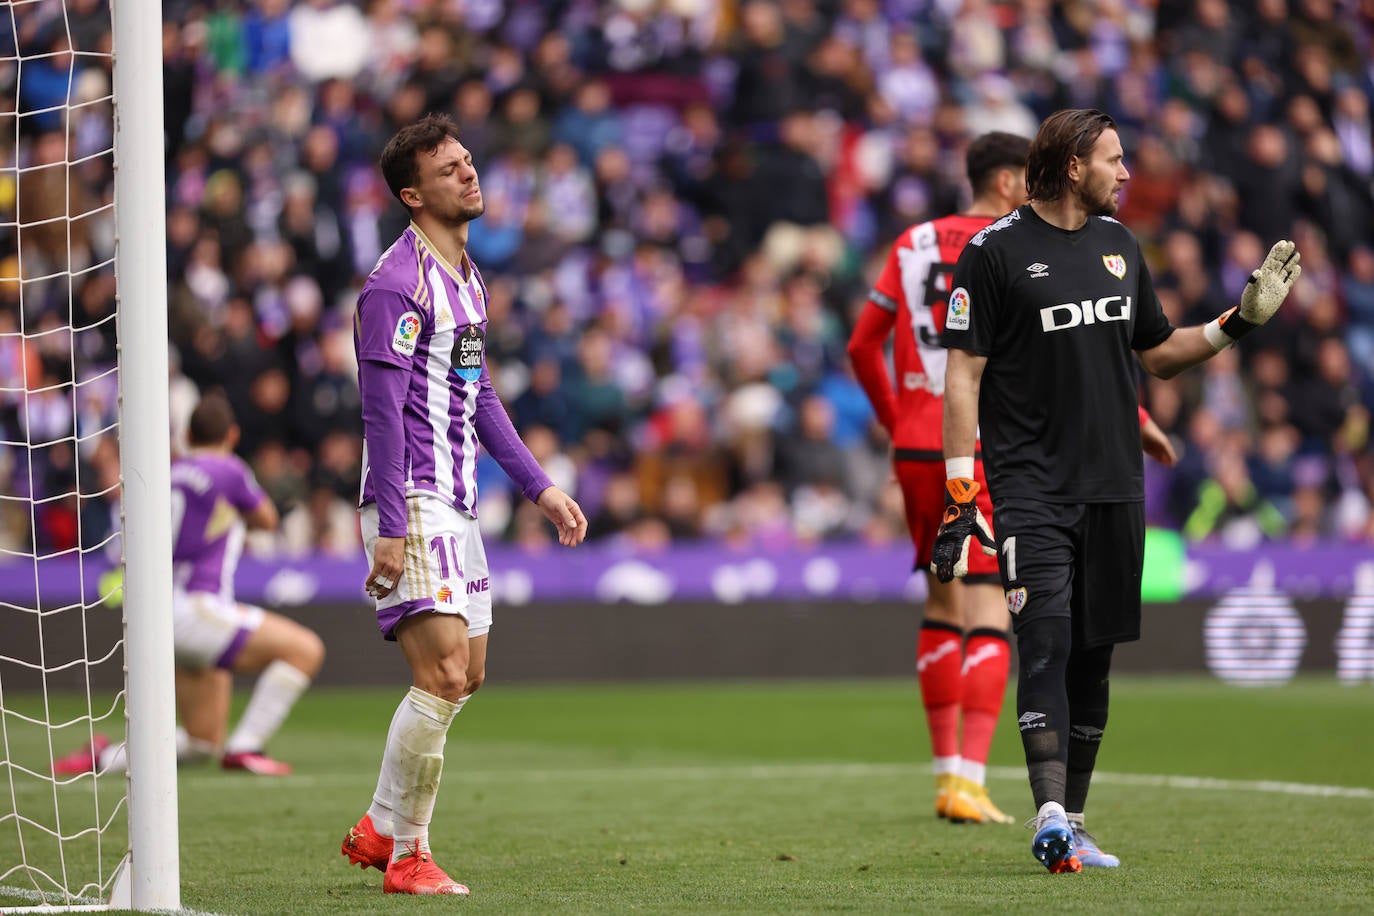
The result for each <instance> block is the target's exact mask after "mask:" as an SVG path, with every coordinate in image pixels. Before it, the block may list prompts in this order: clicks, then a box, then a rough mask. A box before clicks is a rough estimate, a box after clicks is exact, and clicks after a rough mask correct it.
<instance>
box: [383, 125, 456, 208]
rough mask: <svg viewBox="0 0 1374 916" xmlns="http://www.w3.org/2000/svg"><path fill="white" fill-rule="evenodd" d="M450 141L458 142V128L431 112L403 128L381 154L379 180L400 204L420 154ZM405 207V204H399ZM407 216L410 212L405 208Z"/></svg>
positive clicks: (412, 179)
mask: <svg viewBox="0 0 1374 916" xmlns="http://www.w3.org/2000/svg"><path fill="white" fill-rule="evenodd" d="M449 137H452V138H453V139H455V140H457V139H458V125H457V124H455V123H454V121H453V119H452V118H450V117H449V116H448V115H446V114H436V113H434V112H430V113H429V114H427V115H425V116H424V117H423V118H421V119H420V120H418V121H416V122H415V123H414V124H410V125H407V126H405V127H402V128H401V129H400V130H398V131H397V132H396V136H394V137H392V138H391V139H390V140H389V141H387V144H386V149H384V150H382V159H381V166H382V177H384V178H385V179H386V186H387V187H389V188H390V189H391V193H392V194H395V195H396V199H397V200H401V190H402V189H403V188H409V187H413V186H414V185H415V179H416V177H417V176H418V175H419V173H420V166H419V164H418V163H417V162H416V161H415V157H416V155H417V154H419V153H433V152H434V151H435V150H436V149H438V148H439V146H440V145H441V144H442V143H443V142H444V141H445V140H447V139H448V138H449ZM401 206H403V207H405V201H403V200H401ZM406 212H407V213H408V212H410V208H409V207H406Z"/></svg>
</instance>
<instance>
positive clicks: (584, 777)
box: [16, 763, 1374, 800]
mask: <svg viewBox="0 0 1374 916" xmlns="http://www.w3.org/2000/svg"><path fill="white" fill-rule="evenodd" d="M928 772H929V771H928V767H927V766H926V765H925V764H923V763H921V764H911V763H795V764H787V763H762V764H722V765H720V766H711V765H700V766H659V767H635V766H627V767H624V768H613V767H599V768H590V769H577V768H570V769H559V770H465V771H463V774H462V779H463V781H464V782H468V783H471V782H497V783H502V782H537V783H549V782H569V781H583V782H625V781H628V780H634V781H637V782H660V781H671V782H706V781H710V780H722V779H737V780H749V779H763V780H767V779H881V778H894V779H895V778H903V777H911V778H920V777H923V776H926V775H927V774H928ZM987 772H988V776H989V777H990V778H992V779H997V780H1006V781H1009V782H1024V781H1025V779H1026V771H1025V770H1024V769H1021V768H1019V767H996V766H994V767H988V771H987ZM110 775H111V776H113V775H114V774H110ZM120 778H122V776H121V777H120ZM365 778H366V779H368V780H370V779H372V778H373V777H372V776H365V775H364V774H359V775H357V776H351V775H347V774H344V773H330V774H327V775H320V776H307V775H300V776H283V777H280V778H253V779H247V778H233V777H230V778H226V777H225V776H223V775H222V774H219V773H203V774H202V773H183V774H182V776H181V780H180V784H181V786H182V787H183V788H185V789H194V790H195V791H197V792H207V791H219V792H226V793H230V792H242V791H244V789H245V788H246V787H248V786H249V785H250V784H251V786H252V791H254V792H259V791H264V790H271V789H287V790H290V791H293V792H294V791H297V790H300V789H309V788H327V787H331V786H346V785H352V784H354V783H359V782H362V781H363V780H364V779H365ZM1093 782H1095V783H1102V784H1109V785H1118V786H1143V787H1147V788H1167V789H1188V790H1199V791H1204V792H1260V793H1267V794H1275V795H1302V796H1309V797H1318V798H1352V799H1361V800H1374V788H1366V787H1363V786H1329V785H1321V784H1316V783H1303V782H1283V781H1280V780H1273V779H1222V778H1218V777H1213V776H1174V775H1167V774H1159V773H1112V772H1107V771H1103V770H1098V771H1096V772H1095V773H1093ZM36 792H41V793H43V794H51V792H52V789H51V787H49V786H42V785H33V786H24V787H22V788H21V789H20V791H19V792H18V793H16V794H23V795H30V794H34V793H36Z"/></svg>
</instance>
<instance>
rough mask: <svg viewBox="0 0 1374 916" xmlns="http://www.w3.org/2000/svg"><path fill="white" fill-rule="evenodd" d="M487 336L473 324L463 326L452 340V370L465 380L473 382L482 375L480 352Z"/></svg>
mask: <svg viewBox="0 0 1374 916" xmlns="http://www.w3.org/2000/svg"><path fill="white" fill-rule="evenodd" d="M486 341H487V336H486V335H485V334H483V333H482V329H481V328H479V327H478V326H477V325H475V324H470V325H468V326H467V327H465V328H463V331H462V333H461V334H459V335H458V338H457V339H456V340H454V342H453V371H454V372H456V373H458V376H459V378H461V379H463V380H464V381H466V382H475V381H477V380H478V379H479V378H481V377H482V354H483V350H484V349H485V347H486Z"/></svg>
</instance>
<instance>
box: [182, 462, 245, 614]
mask: <svg viewBox="0 0 1374 916" xmlns="http://www.w3.org/2000/svg"><path fill="white" fill-rule="evenodd" d="M265 499H267V494H266V493H264V492H263V491H262V487H260V486H258V482H257V480H256V479H254V477H253V472H252V471H251V470H249V468H248V465H246V464H244V463H243V461H242V460H241V459H240V458H239V457H238V456H236V455H227V454H221V453H218V452H192V453H191V454H190V455H187V456H185V457H182V458H178V459H177V460H176V461H173V462H172V537H173V539H174V540H173V544H172V580H173V582H175V583H176V586H177V588H179V589H182V590H183V591H188V592H214V593H217V594H219V595H221V596H222V597H224V598H225V599H227V600H233V597H234V571H235V570H236V569H238V565H239V556H240V555H241V554H242V553H243V536H244V529H245V526H244V523H243V516H244V515H246V514H248V513H249V512H252V511H253V510H254V509H256V508H257V507H258V506H260V505H262V503H263V501H264V500H265Z"/></svg>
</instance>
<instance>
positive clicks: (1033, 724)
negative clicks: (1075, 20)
mask: <svg viewBox="0 0 1374 916" xmlns="http://www.w3.org/2000/svg"><path fill="white" fill-rule="evenodd" d="M1044 718H1045V714H1044V713H1043V712H1023V713H1021V718H1019V719H1017V720H1016V723H1017V724H1018V725H1019V726H1020V727H1021V731H1023V732H1024V731H1029V730H1030V729H1032V728H1044V727H1045V726H1046V725H1048V724H1049V723H1047V722H1045V721H1043V720H1044Z"/></svg>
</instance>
